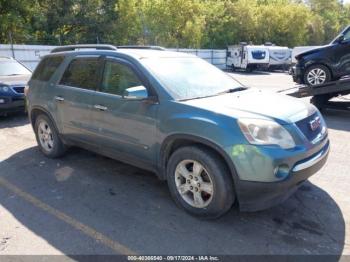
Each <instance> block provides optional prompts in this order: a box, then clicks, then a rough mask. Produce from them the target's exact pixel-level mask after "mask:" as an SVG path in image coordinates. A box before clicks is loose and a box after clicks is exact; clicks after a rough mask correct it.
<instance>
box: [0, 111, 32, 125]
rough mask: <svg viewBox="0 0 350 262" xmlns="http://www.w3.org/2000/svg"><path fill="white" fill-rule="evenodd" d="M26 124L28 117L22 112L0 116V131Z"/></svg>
mask: <svg viewBox="0 0 350 262" xmlns="http://www.w3.org/2000/svg"><path fill="white" fill-rule="evenodd" d="M28 123H29V119H28V115H27V113H24V112H15V113H8V114H7V115H6V116H3V115H0V129H1V128H12V127H17V126H23V125H26V124H28Z"/></svg>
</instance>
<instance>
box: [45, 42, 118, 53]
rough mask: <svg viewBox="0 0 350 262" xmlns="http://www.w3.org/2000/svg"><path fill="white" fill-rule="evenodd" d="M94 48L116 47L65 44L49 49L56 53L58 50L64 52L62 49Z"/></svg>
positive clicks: (111, 48) (106, 48)
mask: <svg viewBox="0 0 350 262" xmlns="http://www.w3.org/2000/svg"><path fill="white" fill-rule="evenodd" d="M84 48H86V49H93V48H94V49H96V50H117V48H116V47H115V46H113V45H96V44H95V45H94V44H93V45H90V44H87V45H65V46H59V47H56V48H54V49H52V50H51V53H58V52H64V51H74V50H76V49H84Z"/></svg>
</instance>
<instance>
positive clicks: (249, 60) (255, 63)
mask: <svg viewBox="0 0 350 262" xmlns="http://www.w3.org/2000/svg"><path fill="white" fill-rule="evenodd" d="M269 61H270V56H269V50H268V48H267V47H266V46H255V45H247V44H246V43H241V44H240V45H232V46H228V47H227V61H226V65H227V67H228V68H231V69H232V70H233V71H235V70H237V69H243V70H246V71H247V72H252V71H253V70H256V69H267V68H268V66H269Z"/></svg>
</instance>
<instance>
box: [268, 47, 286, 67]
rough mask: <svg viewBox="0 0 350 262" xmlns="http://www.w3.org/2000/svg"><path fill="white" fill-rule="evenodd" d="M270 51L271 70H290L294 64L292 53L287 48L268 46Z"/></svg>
mask: <svg viewBox="0 0 350 262" xmlns="http://www.w3.org/2000/svg"><path fill="white" fill-rule="evenodd" d="M265 46H266V47H267V48H268V50H269V55H270V61H269V70H274V69H282V70H288V69H289V67H290V66H291V64H292V52H291V49H289V48H288V47H286V46H275V45H266V44H265Z"/></svg>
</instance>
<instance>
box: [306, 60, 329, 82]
mask: <svg viewBox="0 0 350 262" xmlns="http://www.w3.org/2000/svg"><path fill="white" fill-rule="evenodd" d="M331 80H332V75H331V72H330V71H329V69H328V68H327V67H326V66H324V65H312V66H310V67H309V68H307V69H306V71H305V73H304V83H305V84H306V85H309V86H315V85H321V84H324V83H327V82H330V81H331Z"/></svg>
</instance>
